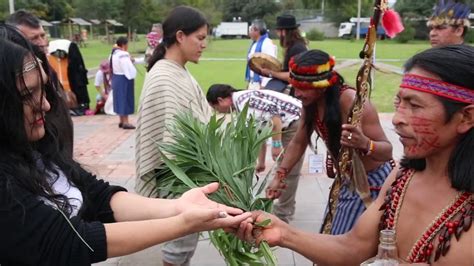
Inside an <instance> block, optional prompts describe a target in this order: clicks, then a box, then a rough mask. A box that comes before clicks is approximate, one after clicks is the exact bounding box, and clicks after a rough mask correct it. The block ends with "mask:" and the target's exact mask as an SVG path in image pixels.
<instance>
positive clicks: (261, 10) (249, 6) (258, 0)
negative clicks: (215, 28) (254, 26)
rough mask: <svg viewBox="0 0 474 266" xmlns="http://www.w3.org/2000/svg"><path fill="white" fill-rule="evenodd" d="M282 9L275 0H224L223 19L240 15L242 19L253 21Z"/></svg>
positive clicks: (226, 19) (231, 18)
mask: <svg viewBox="0 0 474 266" xmlns="http://www.w3.org/2000/svg"><path fill="white" fill-rule="evenodd" d="M279 10H280V7H279V5H278V4H276V3H275V1H274V0H224V9H223V11H222V13H223V15H222V20H223V21H232V20H233V18H238V17H240V18H241V19H242V21H248V22H250V21H252V20H253V19H256V18H265V17H268V16H272V15H274V14H276V13H277V12H278V11H279Z"/></svg>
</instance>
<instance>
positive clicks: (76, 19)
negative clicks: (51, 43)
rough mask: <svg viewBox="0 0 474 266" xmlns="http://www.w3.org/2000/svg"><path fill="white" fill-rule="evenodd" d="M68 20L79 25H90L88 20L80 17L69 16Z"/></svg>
mask: <svg viewBox="0 0 474 266" xmlns="http://www.w3.org/2000/svg"><path fill="white" fill-rule="evenodd" d="M69 21H72V23H74V24H77V25H79V26H90V25H92V24H91V23H90V22H88V21H85V20H84V19H82V18H69Z"/></svg>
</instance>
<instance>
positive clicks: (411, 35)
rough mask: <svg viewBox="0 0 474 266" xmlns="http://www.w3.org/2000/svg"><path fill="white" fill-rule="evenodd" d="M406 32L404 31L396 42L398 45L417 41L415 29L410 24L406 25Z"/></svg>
mask: <svg viewBox="0 0 474 266" xmlns="http://www.w3.org/2000/svg"><path fill="white" fill-rule="evenodd" d="M404 26H405V30H403V31H402V32H401V33H400V34H398V36H397V37H396V38H395V40H396V41H397V42H398V43H408V42H409V41H412V40H414V39H415V33H416V32H415V28H414V27H413V26H412V25H411V24H410V23H405V25H404Z"/></svg>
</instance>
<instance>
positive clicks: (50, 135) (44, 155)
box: [0, 25, 83, 214]
mask: <svg viewBox="0 0 474 266" xmlns="http://www.w3.org/2000/svg"><path fill="white" fill-rule="evenodd" d="M28 56H30V57H31V58H32V60H34V61H35V63H36V64H37V66H39V64H40V62H39V61H40V60H41V61H43V60H46V57H45V55H44V53H42V52H41V50H40V49H39V48H38V47H36V46H32V45H31V44H30V43H29V42H28V41H27V40H26V39H25V38H24V37H23V36H22V35H21V33H19V32H18V31H17V29H16V28H14V27H11V26H8V25H0V76H1V77H2V78H1V79H0V90H1V91H0V113H1V114H2V118H1V119H0V153H1V154H2V156H0V179H2V180H1V181H2V182H5V181H6V182H7V184H8V183H16V184H18V185H19V186H21V187H22V188H23V189H25V190H27V191H29V192H31V193H32V194H34V195H37V196H40V197H43V198H46V199H48V200H49V201H51V202H53V203H55V204H56V205H57V206H58V208H60V209H62V210H63V211H64V212H66V213H68V214H70V213H71V211H72V208H71V206H70V204H69V201H68V199H67V198H66V196H64V195H58V194H55V193H54V191H53V190H52V188H51V184H52V182H51V180H48V177H50V178H52V181H55V179H57V178H59V174H60V173H59V171H62V172H63V173H64V175H65V176H66V177H67V178H68V180H69V181H70V182H72V183H73V184H74V185H76V186H78V187H82V186H83V182H82V181H81V179H80V177H79V176H80V174H79V172H80V171H81V170H82V168H80V166H79V165H78V164H77V163H76V162H74V161H73V159H72V151H70V150H69V149H68V148H67V147H66V146H67V145H66V144H65V143H64V138H63V137H61V136H62V134H66V135H68V134H69V133H70V134H71V136H72V128H71V129H68V128H66V130H70V131H71V132H61V131H60V129H64V127H61V125H60V123H62V122H63V121H64V120H62V118H66V115H67V113H66V114H64V113H60V112H61V111H63V110H62V109H60V108H58V106H60V104H61V103H62V104H64V101H63V99H61V98H60V96H59V94H57V93H55V92H54V86H53V85H52V84H51V80H50V79H48V81H47V82H46V84H45V85H44V86H43V87H42V89H43V91H42V93H44V95H45V96H46V99H47V100H48V102H49V103H50V106H51V109H50V110H49V111H48V112H47V113H46V115H45V124H44V127H45V135H44V137H43V138H42V139H40V140H38V141H36V142H29V141H28V138H27V132H26V129H25V126H24V113H23V104H24V103H25V101H27V102H28V104H31V105H32V106H38V105H39V104H41V103H38V102H34V101H31V102H29V100H28V95H26V97H25V96H24V95H23V96H22V95H21V94H20V91H19V88H18V85H17V80H19V81H20V84H23V86H24V85H25V82H24V80H23V74H22V68H23V64H24V60H25V58H27V57H28ZM38 58H39V59H40V60H38ZM45 64H47V61H43V64H42V66H44V65H45ZM39 69H40V68H39V67H37V68H36V71H37V72H38V74H39V76H40V77H41V79H42V76H41V74H40V70H39ZM44 70H45V72H46V73H48V69H47V68H44ZM32 71H33V70H32ZM42 82H43V81H42ZM41 99H43V97H41ZM39 161H41V164H42V165H44V167H39ZM7 187H10V186H7ZM7 192H11V191H8V190H7ZM12 196H13V197H14V198H15V197H19V196H20V195H13V194H12Z"/></svg>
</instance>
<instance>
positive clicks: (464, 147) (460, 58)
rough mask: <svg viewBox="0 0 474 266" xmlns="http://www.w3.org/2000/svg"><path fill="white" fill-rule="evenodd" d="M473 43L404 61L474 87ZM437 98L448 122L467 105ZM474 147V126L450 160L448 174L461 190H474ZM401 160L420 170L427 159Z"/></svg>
mask: <svg viewBox="0 0 474 266" xmlns="http://www.w3.org/2000/svg"><path fill="white" fill-rule="evenodd" d="M473 58H474V47H472V46H468V45H450V46H444V47H438V48H432V49H428V50H426V51H423V52H421V53H419V54H417V55H415V56H413V57H412V58H410V59H409V60H408V61H407V63H406V64H405V71H406V72H408V71H410V70H411V69H413V68H415V67H417V68H421V69H423V70H425V71H428V72H430V73H432V74H434V75H436V76H438V77H439V78H440V79H441V80H443V81H445V82H448V83H451V84H454V85H457V86H460V87H463V88H467V89H470V90H474V60H473ZM436 98H437V99H438V100H439V101H440V102H441V103H442V104H443V107H444V110H445V117H444V120H445V122H446V123H447V122H449V121H450V120H451V119H452V118H453V116H454V114H455V113H457V112H459V111H460V110H462V108H464V107H465V106H467V105H468V104H467V103H461V102H457V101H453V100H448V99H446V98H442V97H440V96H436ZM473 150H474V129H473V128H471V129H470V130H469V131H468V132H467V133H466V134H464V135H463V136H462V137H461V140H460V141H459V142H458V143H457V144H456V147H455V149H454V150H453V153H452V154H451V156H450V159H449V162H448V176H449V178H450V180H451V185H452V187H453V188H455V189H457V190H461V191H469V192H474V188H473V186H472V177H473V176H474V166H473V165H472V159H471V158H472V155H471V153H472V151H473ZM400 164H401V165H402V166H404V167H408V168H413V169H415V170H418V171H421V170H424V169H425V167H426V161H425V159H408V158H406V157H405V158H403V159H402V160H401V162H400Z"/></svg>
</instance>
